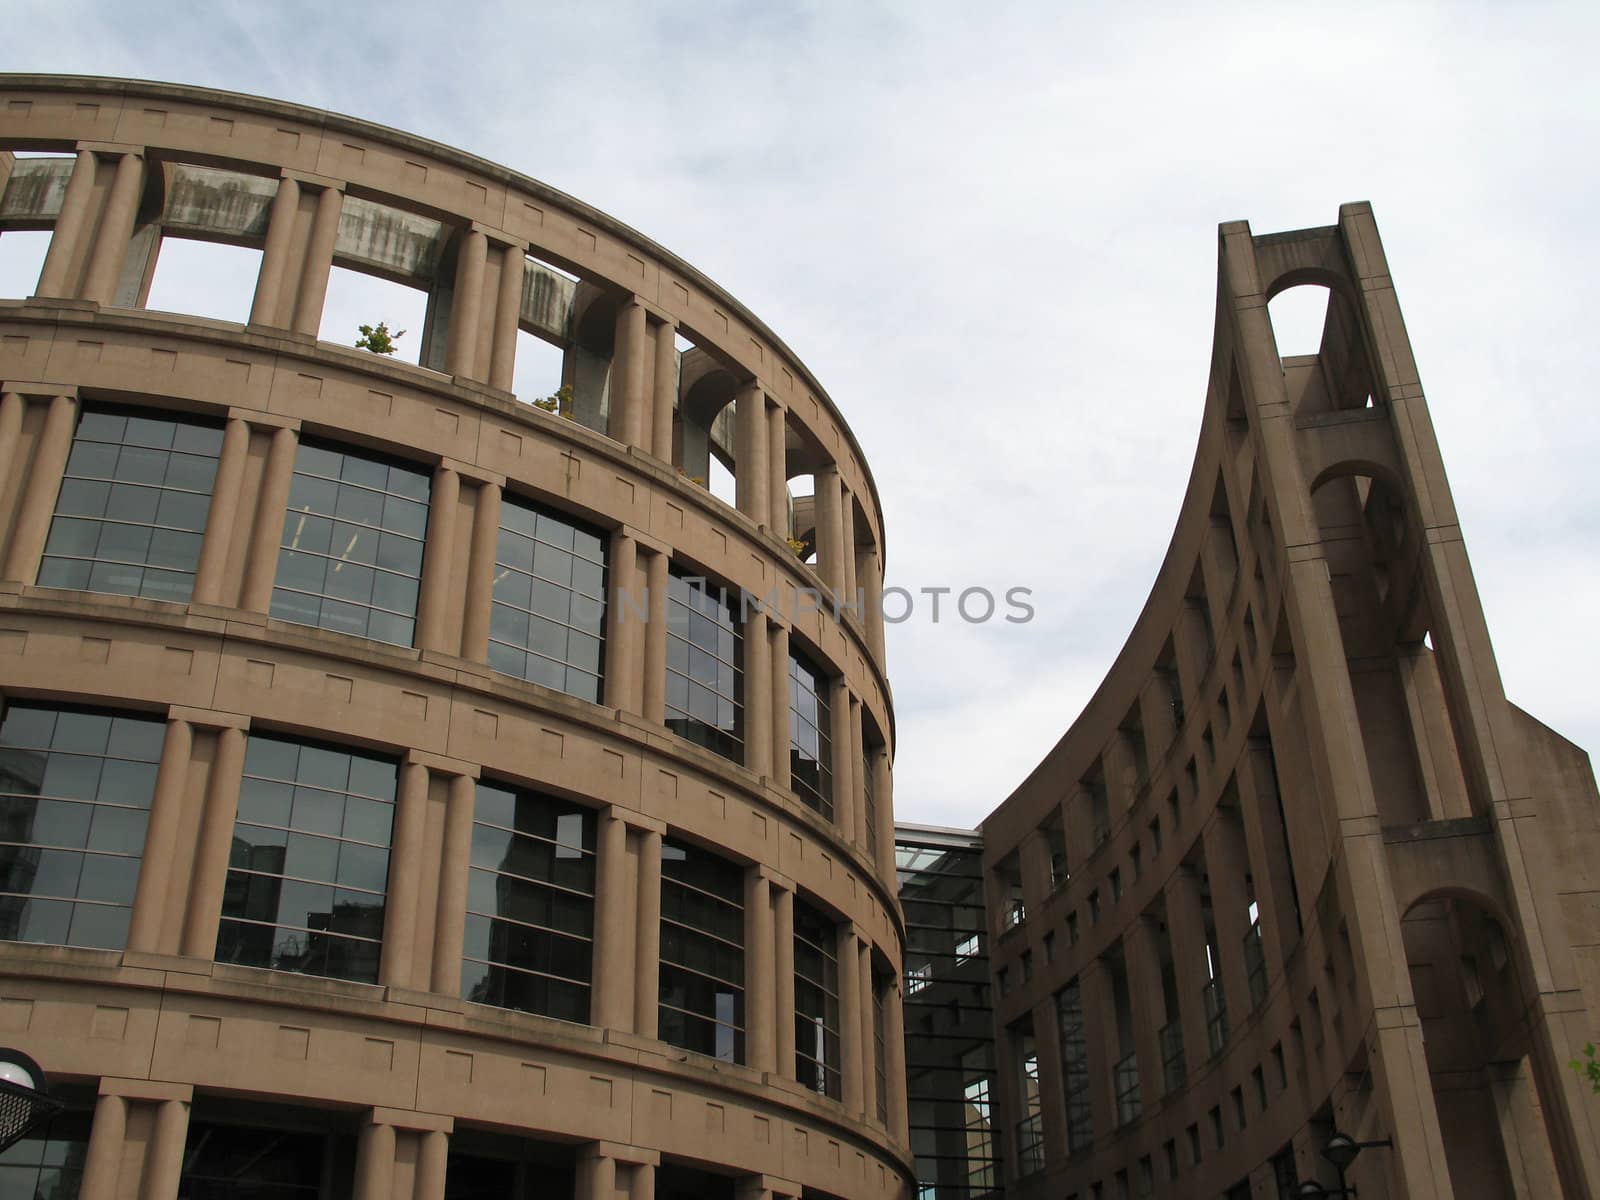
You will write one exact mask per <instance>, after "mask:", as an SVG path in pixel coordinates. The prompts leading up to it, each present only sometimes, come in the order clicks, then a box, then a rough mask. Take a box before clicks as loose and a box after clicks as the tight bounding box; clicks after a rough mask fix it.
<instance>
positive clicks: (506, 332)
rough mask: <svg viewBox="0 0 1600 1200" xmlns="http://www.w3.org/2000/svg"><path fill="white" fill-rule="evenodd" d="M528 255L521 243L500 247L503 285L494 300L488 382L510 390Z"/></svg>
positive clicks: (490, 384) (506, 390)
mask: <svg viewBox="0 0 1600 1200" xmlns="http://www.w3.org/2000/svg"><path fill="white" fill-rule="evenodd" d="M527 268H528V256H527V255H526V254H525V253H524V252H523V249H522V247H521V246H520V245H518V246H501V247H500V289H499V292H498V294H497V295H496V296H495V302H494V341H493V343H492V345H491V347H490V351H489V386H490V387H496V388H499V389H500V390H501V391H504V392H509V391H510V390H511V383H512V380H513V379H514V378H515V376H516V370H517V330H518V329H519V328H521V322H522V288H523V284H524V281H525V279H526V276H527Z"/></svg>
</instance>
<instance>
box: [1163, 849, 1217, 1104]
mask: <svg viewBox="0 0 1600 1200" xmlns="http://www.w3.org/2000/svg"><path fill="white" fill-rule="evenodd" d="M1166 898H1167V936H1168V938H1169V939H1170V941H1171V942H1172V972H1173V975H1174V976H1175V977H1176V979H1177V984H1178V1019H1179V1021H1180V1022H1181V1026H1182V1029H1183V1057H1184V1062H1185V1064H1186V1065H1187V1067H1188V1071H1189V1074H1190V1075H1191V1076H1193V1075H1194V1074H1195V1073H1196V1072H1197V1071H1199V1069H1200V1066H1201V1064H1202V1063H1204V1062H1205V1061H1206V1060H1207V1059H1208V1058H1210V1057H1211V1050H1210V1044H1209V1042H1208V1041H1207V1040H1206V1010H1205V1000H1204V997H1203V994H1202V993H1203V991H1204V988H1205V985H1206V930H1205V924H1204V922H1203V921H1202V919H1201V915H1200V882H1199V880H1197V879H1196V878H1195V877H1194V876H1193V875H1192V874H1190V873H1189V872H1188V871H1184V870H1179V871H1177V872H1176V873H1175V874H1174V875H1173V876H1172V878H1171V879H1170V880H1169V881H1168V883H1167V889H1166ZM1230 1015H1231V1014H1230Z"/></svg>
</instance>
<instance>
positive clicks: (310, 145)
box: [0, 75, 910, 1200]
mask: <svg viewBox="0 0 1600 1200" xmlns="http://www.w3.org/2000/svg"><path fill="white" fill-rule="evenodd" d="M30 234H31V235H32V236H33V238H34V240H35V241H47V246H45V248H44V249H43V251H42V254H41V259H40V262H39V274H38V281H37V284H36V285H35V286H33V287H32V288H31V290H28V291H26V292H25V294H24V295H22V296H20V297H18V298H14V299H0V396H3V398H0V939H4V944H3V946H0V975H3V977H0V1041H3V1042H6V1043H10V1044H14V1045H16V1046H19V1047H21V1048H23V1049H25V1050H26V1051H27V1052H29V1053H31V1054H32V1055H33V1056H34V1057H35V1058H37V1059H38V1060H39V1061H40V1062H41V1063H43V1064H44V1065H45V1067H46V1069H47V1070H48V1071H49V1072H50V1073H51V1075H52V1078H53V1079H55V1080H56V1081H57V1082H58V1084H59V1088H60V1091H61V1093H62V1094H63V1095H64V1096H65V1097H66V1098H67V1100H68V1102H69V1112H68V1114H67V1115H66V1116H64V1117H61V1118H58V1119H57V1120H56V1122H55V1123H54V1124H53V1125H52V1127H51V1129H50V1132H49V1136H48V1138H47V1139H44V1140H38V1139H35V1140H33V1141H30V1142H27V1143H24V1144H23V1145H22V1146H21V1147H19V1148H18V1149H17V1150H15V1151H13V1152H12V1153H11V1154H9V1155H8V1156H7V1157H6V1159H5V1165H4V1170H5V1171H6V1172H7V1174H6V1179H5V1182H6V1185H7V1186H8V1187H15V1188H18V1189H21V1188H23V1187H25V1186H26V1185H27V1184H28V1183H29V1182H30V1181H33V1182H35V1183H36V1185H37V1186H38V1187H39V1188H40V1189H41V1190H40V1191H39V1193H38V1194H39V1195H47V1194H48V1195H53V1196H55V1195H59V1196H66V1195H72V1194H76V1195H79V1196H82V1197H85V1198H92V1200H110V1198H113V1197H115V1198H118V1200H130V1198H137V1200H172V1198H173V1197H174V1196H184V1197H189V1198H192V1200H201V1198H203V1197H213V1196H223V1195H226V1196H229V1197H230V1198H231V1197H236V1196H245V1195H248V1196H259V1197H273V1198H277V1197H285V1198H287V1197H308V1198H309V1197H317V1198H321V1200H336V1198H343V1197H348V1196H352V1195H353V1196H357V1197H361V1198H363V1200H379V1198H382V1200H400V1198H404V1200H442V1198H444V1197H449V1198H450V1200H471V1198H476V1197H495V1198H496V1200H501V1198H507V1197H534V1196H538V1197H541V1198H542V1197H561V1196H577V1197H581V1198H583V1200H612V1198H613V1197H615V1196H619V1195H624V1194H625V1195H628V1196H630V1197H632V1198H633V1200H641V1198H647V1197H650V1196H652V1195H654V1196H660V1197H674V1198H676V1197H734V1196H738V1197H751V1198H756V1197H760V1198H765V1197H800V1196H806V1197H811V1196H817V1197H824V1196H839V1197H880V1196H881V1197H894V1196H902V1195H904V1194H905V1188H906V1181H907V1179H908V1178H909V1176H910V1168H909V1163H910V1156H909V1142H908V1136H907V1118H906V1109H905V1094H904V1077H905V1071H904V1066H903V1062H902V1052H901V1046H902V1029H901V1024H900V1022H901V1001H900V982H899V980H900V964H901V957H902V953H901V947H902V922H901V917H900V913H899V908H898V905H897V902H896V899H895V894H894V884H893V879H894V856H893V834H892V816H891V804H890V765H889V764H890V761H891V757H892V754H893V745H894V717H893V711H892V707H891V700H890V695H889V689H888V685H887V683H886V681H885V677H884V659H883V630H882V626H881V623H880V621H879V620H878V619H876V614H877V612H878V605H877V602H876V601H877V596H878V594H879V590H880V587H881V577H882V564H883V545H884V542H883V526H882V517H881V511H880V507H879V504H878V499H877V495H876V492H875V489H874V485H873V482H872V476H871V473H870V471H869V470H868V467H867V464H866V461H865V460H864V458H863V456H862V454H861V450H860V447H859V446H858V445H857V443H856V441H855V438H854V437H853V436H852V434H851V432H850V429H849V427H848V426H847V425H846V424H845V422H844V420H843V418H842V417H841V415H840V414H839V412H838V411H837V409H836V408H835V406H834V405H833V403H832V402H831V401H830V399H829V398H828V396H827V394H826V393H825V392H824V391H823V389H822V387H821V386H820V385H819V384H818V383H817V381H816V380H815V379H813V378H812V376H811V375H810V373H809V372H808V371H807V370H806V368H805V367H804V365H803V364H801V363H800V362H799V360H798V359H796V357H795V356H794V355H793V354H792V353H791V352H790V351H789V349H788V348H787V347H786V346H785V345H784V344H783V342H782V341H780V340H779V339H778V337H777V336H776V335H775V334H774V333H773V332H772V331H771V330H769V329H768V328H767V327H766V326H765V325H763V324H762V323H761V322H760V321H759V320H758V319H757V318H756V317H755V316H754V315H752V314H751V313H750V312H748V311H747V310H746V309H745V308H744V307H743V306H742V305H741V304H739V302H738V301H737V300H735V299H734V298H733V297H732V296H730V295H728V294H727V293H726V292H724V291H723V290H722V289H721V288H719V287H717V286H716V285H715V284H713V283H712V282H710V281H709V280H708V279H706V278H705V277H704V276H702V275H701V274H700V273H699V272H698V271H696V270H695V269H694V268H693V267H691V266H690V265H689V264H687V263H685V262H683V261H682V260H680V259H678V258H677V257H675V256H674V255H672V254H670V253H668V252H667V251H666V250H664V249H662V248H661V247H660V246H657V245H655V244H654V243H652V242H650V241H649V240H647V239H646V238H644V237H642V236H640V235H639V234H637V233H635V232H633V231H632V230H630V229H628V228H626V227H625V226H623V225H622V224H620V223H619V222H617V221H615V220H613V219H612V218H610V217H608V216H606V215H605V214H604V213H601V212H597V211H595V210H594V209H592V208H589V207H587V206H586V205H584V204H582V203H581V202H579V201H577V200H574V199H572V198H571V197H568V196H565V195H562V194H561V193H559V192H557V191H555V190H553V189H551V188H549V187H546V186H544V185H543V184H540V183H537V182H535V181H534V180H532V179H528V178H526V177H524V176H521V175H518V174H516V173H514V172H512V171H509V170H507V169H505V168H503V167H499V166H495V165H493V164H491V163H487V162H484V161H481V160H479V159H476V158H473V157H471V156H470V155H467V154H464V153H461V152H459V151H457V150H453V149H450V148H448V147H445V146H440V145H436V144H434V143H431V142H427V141H424V140H422V139H420V138H415V137H411V136H409V135H406V134H402V133H398V132H395V131H393V130H390V129H385V128H382V127H379V126H376V125H372V124H368V123H366V122H362V121H358V120H353V119H350V118H346V117H340V116H335V115H332V114H328V113H324V112H319V111H313V110H311V109H307V108H302V107H299V106H296V105H291V104H283V103H279V102H276V101H269V100H261V99H256V98H252V97H245V96H236V95H229V94H225V93H219V92H212V91H204V90H200V89H193V88H183V87H174V86H166V85H157V84H149V83H139V82H128V81H120V80H102V79H86V78H58V77H32V76H16V75H11V76H0V246H3V244H4V243H5V242H7V241H12V240H13V239H14V238H16V239H17V241H16V242H15V244H22V243H23V242H25V241H27V238H28V235H30ZM180 243H181V244H182V245H181V246H180V245H179V244H180ZM197 246H198V247H200V248H204V247H205V246H217V247H223V248H231V249H232V250H233V251H235V252H237V253H242V254H244V255H245V256H246V258H247V260H248V261H249V262H250V263H251V264H252V267H251V269H252V273H253V274H252V278H253V288H252V289H251V290H250V292H249V296H248V321H246V322H243V323H240V322H230V321H225V320H218V319H215V318H214V317H213V316H211V315H208V314H207V313H200V314H180V313H173V312H162V311H154V310H153V308H152V307H151V305H150V304H149V303H148V300H149V297H150V295H151V288H152V286H153V284H155V283H157V282H158V281H159V279H160V277H161V272H162V261H163V258H162V256H163V254H164V253H168V254H169V255H172V254H175V253H176V252H177V251H178V250H180V249H194V248H196V247H197ZM352 273H354V274H355V275H365V276H369V277H375V278H377V279H380V280H383V281H386V282H388V283H390V284H397V285H403V286H405V287H407V288H410V289H411V290H412V292H413V293H414V294H415V295H416V296H418V297H419V298H420V303H422V304H424V305H425V311H426V319H425V323H424V325H423V327H422V328H415V329H412V330H410V331H409V336H408V339H407V341H406V343H405V344H408V345H415V346H420V351H419V353H418V355H417V358H418V362H417V363H416V364H411V363H405V362H400V361H396V360H395V359H391V358H389V357H386V356H384V355H381V354H377V353H372V352H369V350H367V349H357V348H353V347H352V346H351V344H350V343H351V342H352V341H353V340H354V339H355V337H356V330H355V328H353V327H351V328H338V329H330V328H328V327H327V326H325V325H324V313H325V310H326V306H327V297H328V295H329V291H330V286H337V285H338V283H339V281H340V280H345V279H347V278H348V277H349V276H350V275H351V274H352ZM382 316H383V314H382V313H381V312H374V313H372V314H371V319H373V320H376V319H377V318H379V317H382ZM353 324H354V323H353V322H352V326H353ZM547 354H548V355H553V356H554V358H553V359H550V360H549V361H553V362H554V363H555V364H556V366H557V369H558V370H559V376H556V377H552V378H551V379H550V380H549V384H548V387H546V388H543V389H541V391H540V392H538V393H534V394H527V393H526V392H525V393H524V394H522V395H518V394H517V393H516V386H517V380H518V378H519V371H520V364H521V363H522V362H523V361H524V358H525V356H527V355H547ZM544 391H548V392H549V393H550V395H549V396H545V395H543V392H544ZM530 400H541V401H543V404H542V405H534V404H530V403H528V401H530ZM551 410H553V411H551ZM724 472H725V473H726V477H727V478H730V479H731V481H732V488H733V491H732V492H731V493H729V494H727V495H726V497H725V499H719V498H718V497H717V496H716V495H713V494H712V491H711V490H710V489H709V488H708V486H707V485H708V482H710V483H713V484H715V483H716V481H717V480H718V479H720V478H723V477H724V476H723V473H724ZM801 477H806V478H807V479H808V482H809V487H807V486H802V485H800V484H799V483H798V480H799V479H800V478H801ZM791 485H793V486H791ZM807 493H808V494H807ZM30 1171H31V1172H33V1174H32V1175H29V1174H28V1172H30ZM52 1184H54V1185H55V1186H58V1187H59V1188H60V1189H61V1190H60V1191H48V1190H47V1188H48V1186H50V1185H52ZM71 1189H76V1190H75V1192H74V1191H73V1190H71ZM7 1194H8V1195H10V1194H13V1193H11V1192H8V1193H7ZM15 1194H18V1195H29V1196H32V1195H34V1192H33V1191H22V1190H18V1191H16V1192H15Z"/></svg>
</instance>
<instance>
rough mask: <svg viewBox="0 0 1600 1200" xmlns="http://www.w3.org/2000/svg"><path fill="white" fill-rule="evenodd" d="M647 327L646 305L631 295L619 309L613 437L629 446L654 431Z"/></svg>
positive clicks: (614, 362)
mask: <svg viewBox="0 0 1600 1200" xmlns="http://www.w3.org/2000/svg"><path fill="white" fill-rule="evenodd" d="M648 336H649V334H648V330H647V329H646V325H645V311H644V305H643V304H641V303H639V298H638V297H637V296H629V297H628V298H627V299H626V300H624V301H623V302H622V304H621V306H620V307H619V308H618V309H617V325H616V336H615V342H614V346H615V356H614V358H613V360H612V364H613V365H612V369H613V371H614V372H615V375H614V378H615V379H616V380H617V384H618V387H617V389H616V391H615V393H614V394H613V397H612V401H613V402H612V405H611V421H610V425H611V428H610V430H609V433H610V435H611V437H613V438H614V439H616V440H617V441H619V442H621V443H622V444H623V445H625V446H640V445H642V444H644V442H645V438H646V435H647V434H650V435H652V436H653V431H652V430H648V429H647V428H646V425H645V389H644V384H645V379H644V360H645V352H646V346H645V339H646V338H647V337H648Z"/></svg>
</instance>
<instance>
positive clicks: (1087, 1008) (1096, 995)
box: [1078, 958, 1118, 1136]
mask: <svg viewBox="0 0 1600 1200" xmlns="http://www.w3.org/2000/svg"><path fill="white" fill-rule="evenodd" d="M1078 989H1079V994H1080V996H1081V997H1082V999H1083V1033H1084V1042H1085V1045H1086V1046H1087V1047H1088V1048H1089V1050H1088V1058H1089V1109H1090V1112H1092V1113H1093V1114H1094V1127H1095V1130H1096V1132H1100V1131H1104V1134H1109V1133H1111V1132H1112V1131H1113V1130H1115V1129H1116V1128H1117V1097H1116V1087H1115V1084H1114V1082H1113V1080H1112V1077H1111V1068H1112V1065H1113V1064H1114V1063H1115V1062H1116V1060H1117V1058H1118V1054H1117V1013H1116V997H1115V996H1113V995H1112V989H1111V973H1110V972H1109V971H1108V970H1107V969H1106V966H1105V964H1104V963H1103V962H1101V961H1100V959H1098V958H1095V959H1091V960H1090V961H1089V962H1088V963H1086V964H1085V965H1084V968H1083V970H1082V971H1081V972H1079V974H1078ZM1104 1134H1102V1136H1104Z"/></svg>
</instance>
